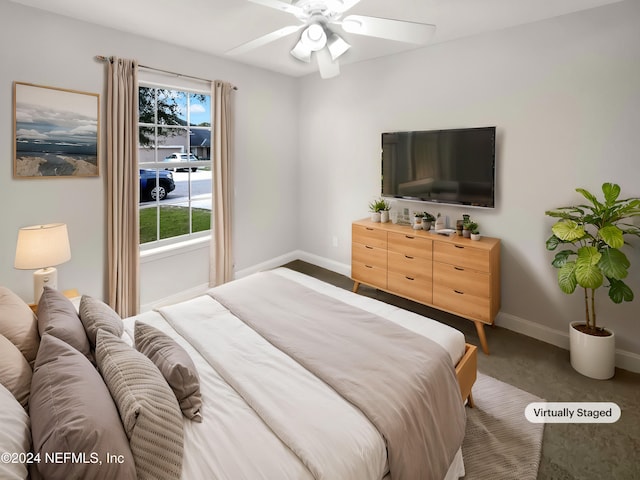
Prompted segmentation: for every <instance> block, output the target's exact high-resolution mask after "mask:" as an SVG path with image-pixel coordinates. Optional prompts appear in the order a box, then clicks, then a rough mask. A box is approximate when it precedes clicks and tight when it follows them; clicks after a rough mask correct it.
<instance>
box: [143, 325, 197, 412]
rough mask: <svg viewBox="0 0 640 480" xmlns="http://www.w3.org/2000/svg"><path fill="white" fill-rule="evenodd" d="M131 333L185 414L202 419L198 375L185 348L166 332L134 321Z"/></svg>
mask: <svg viewBox="0 0 640 480" xmlns="http://www.w3.org/2000/svg"><path fill="white" fill-rule="evenodd" d="M134 336H135V342H136V348H137V349H138V351H140V352H142V353H144V354H145V355H146V356H147V357H148V358H149V359H150V360H151V361H152V362H153V363H154V365H155V366H156V367H158V369H159V370H160V372H161V373H162V376H163V377H164V378H165V380H166V381H167V383H168V384H169V386H170V387H171V390H173V393H174V394H175V395H176V398H177V399H178V403H179V404H180V409H181V410H182V413H183V414H184V415H185V417H187V418H190V419H192V420H194V421H196V422H202V416H201V412H200V408H201V407H202V396H201V395H200V378H199V377H198V371H197V370H196V366H195V365H194V363H193V360H191V357H190V356H189V354H188V353H187V351H186V350H185V349H184V348H182V347H181V346H180V345H178V343H177V342H176V341H175V340H173V339H172V338H171V337H169V336H168V335H167V334H165V333H163V332H161V331H160V330H158V329H157V328H155V327H152V326H151V325H147V324H146V323H142V322H138V321H137V322H136V324H135V328H134Z"/></svg>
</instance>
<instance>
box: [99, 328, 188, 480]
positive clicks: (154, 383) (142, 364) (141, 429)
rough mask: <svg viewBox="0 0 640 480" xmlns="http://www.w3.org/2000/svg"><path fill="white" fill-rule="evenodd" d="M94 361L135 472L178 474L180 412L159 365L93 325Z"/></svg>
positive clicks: (142, 476) (164, 475)
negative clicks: (113, 405) (117, 414)
mask: <svg viewBox="0 0 640 480" xmlns="http://www.w3.org/2000/svg"><path fill="white" fill-rule="evenodd" d="M96 361H97V363H98V369H99V370H100V372H101V373H102V377H103V378H104V381H105V383H106V384H107V386H108V387H109V391H110V392H111V395H112V396H113V398H114V400H115V402H116V405H117V406H118V411H119V412H120V418H121V420H122V424H123V425H124V429H125V432H126V433H127V436H128V437H129V444H130V445H131V451H132V452H133V456H134V459H135V462H136V471H137V473H138V478H139V479H141V480H142V479H156V478H162V479H167V480H168V479H179V478H180V476H181V474H182V455H183V450H184V445H183V442H184V434H183V423H182V422H183V420H182V413H181V412H180V407H179V406H178V401H177V400H176V397H175V395H174V394H173V392H172V391H171V388H169V385H168V384H167V382H166V381H165V379H164V378H163V377H162V374H161V373H160V371H159V370H158V368H157V367H156V366H155V365H154V364H153V363H151V360H149V359H148V358H147V357H145V356H144V355H143V354H142V353H140V352H138V351H136V350H135V349H133V348H132V347H130V346H129V345H127V344H126V343H124V342H123V341H122V340H120V339H119V338H118V337H116V336H114V335H112V334H110V333H108V332H105V331H104V330H98V335H97V341H96Z"/></svg>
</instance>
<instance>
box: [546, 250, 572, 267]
mask: <svg viewBox="0 0 640 480" xmlns="http://www.w3.org/2000/svg"><path fill="white" fill-rule="evenodd" d="M575 253H576V252H574V251H572V250H561V251H559V252H558V253H556V256H555V257H553V261H552V262H551V265H553V266H554V267H556V268H562V266H563V265H564V264H565V263H567V261H568V259H569V257H570V256H571V255H575Z"/></svg>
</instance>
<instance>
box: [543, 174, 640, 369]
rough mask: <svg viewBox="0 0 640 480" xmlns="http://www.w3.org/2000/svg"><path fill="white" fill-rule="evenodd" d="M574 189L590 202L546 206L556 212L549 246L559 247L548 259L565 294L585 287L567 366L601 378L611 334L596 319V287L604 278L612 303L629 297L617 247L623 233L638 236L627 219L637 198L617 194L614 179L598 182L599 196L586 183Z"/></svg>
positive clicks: (636, 209) (610, 353) (638, 208)
mask: <svg viewBox="0 0 640 480" xmlns="http://www.w3.org/2000/svg"><path fill="white" fill-rule="evenodd" d="M576 192H578V193H580V194H581V195H582V196H583V197H584V198H586V199H587V200H588V201H589V203H587V204H581V205H572V206H567V207H560V208H556V209H553V210H548V211H546V212H545V214H546V215H548V216H550V217H554V218H559V220H558V221H557V222H556V223H555V224H554V225H553V226H552V227H551V231H552V232H553V235H551V237H550V238H549V239H548V240H547V250H551V251H554V250H556V249H557V248H558V247H561V250H560V251H559V252H557V253H556V254H555V256H554V258H553V261H552V262H551V264H552V265H553V266H554V267H555V268H557V269H558V286H559V287H560V289H561V290H562V291H563V292H564V293H567V294H571V293H573V292H574V291H575V290H576V287H578V286H580V287H582V288H583V290H584V306H585V318H586V323H585V322H572V323H571V324H570V327H569V349H570V353H571V366H572V367H573V368H574V369H575V370H576V371H578V372H579V373H581V374H583V375H585V376H587V377H591V378H596V379H601V380H604V379H607V378H611V377H612V376H613V375H614V373H615V336H614V333H613V332H611V331H610V330H607V329H605V328H603V327H599V326H598V325H596V310H595V306H596V305H595V292H596V290H597V289H598V288H600V287H602V286H603V285H604V280H605V279H606V280H607V289H608V293H609V298H610V299H611V300H612V301H613V302H614V303H622V302H630V301H632V300H633V292H632V291H631V288H629V286H628V285H627V284H626V283H625V282H624V280H623V279H624V278H626V277H627V274H628V269H629V267H630V265H631V263H630V262H629V259H628V258H627V256H626V255H625V254H624V253H623V252H622V251H621V250H620V249H621V248H622V247H623V246H624V244H625V241H624V236H625V235H634V236H636V237H640V229H639V228H638V227H636V226H634V225H632V223H631V222H629V221H628V220H629V219H630V218H632V217H638V216H640V198H627V199H622V200H620V199H619V197H620V186H619V185H617V184H615V183H604V184H602V193H603V194H604V200H603V201H600V200H598V199H597V197H596V196H595V195H594V194H592V193H591V192H589V191H587V190H585V189H584V188H576Z"/></svg>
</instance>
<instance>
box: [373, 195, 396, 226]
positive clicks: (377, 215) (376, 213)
mask: <svg viewBox="0 0 640 480" xmlns="http://www.w3.org/2000/svg"><path fill="white" fill-rule="evenodd" d="M389 210H391V205H390V204H389V202H387V201H386V200H384V199H382V198H379V199H377V200H374V201H372V202H371V203H370V204H369V211H370V212H371V221H372V222H382V223H387V222H388V221H389ZM383 216H384V219H383Z"/></svg>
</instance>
